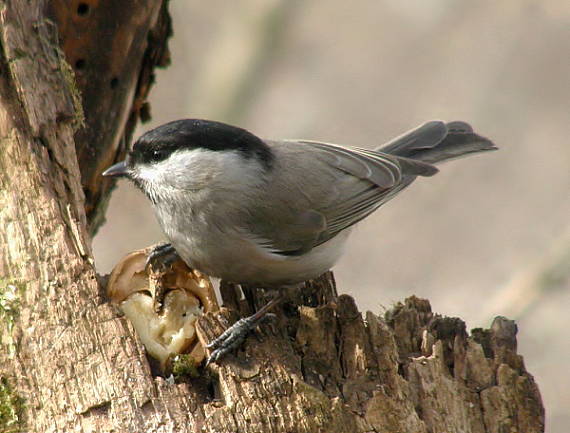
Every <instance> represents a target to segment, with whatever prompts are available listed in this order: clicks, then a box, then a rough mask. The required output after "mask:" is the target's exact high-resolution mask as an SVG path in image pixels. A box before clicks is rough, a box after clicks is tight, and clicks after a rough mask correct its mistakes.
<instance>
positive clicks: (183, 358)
mask: <svg viewBox="0 0 570 433" xmlns="http://www.w3.org/2000/svg"><path fill="white" fill-rule="evenodd" d="M172 374H173V375H174V377H175V378H176V379H179V378H181V377H198V376H199V373H198V365H197V364H196V361H195V360H194V359H193V358H192V357H191V356H190V355H185V354H183V355H177V356H176V357H175V358H174V359H173V360H172Z"/></svg>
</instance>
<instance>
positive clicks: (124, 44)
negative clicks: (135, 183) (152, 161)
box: [47, 0, 172, 234]
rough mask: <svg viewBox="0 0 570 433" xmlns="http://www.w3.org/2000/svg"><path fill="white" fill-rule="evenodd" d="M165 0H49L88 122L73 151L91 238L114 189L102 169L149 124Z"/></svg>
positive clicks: (165, 29)
mask: <svg viewBox="0 0 570 433" xmlns="http://www.w3.org/2000/svg"><path fill="white" fill-rule="evenodd" d="M167 3H168V2H167V0H155V1H136V0H122V1H116V0H83V1H81V2H78V1H77V0H51V1H50V2H49V3H48V11H47V12H48V15H49V18H50V20H53V22H54V24H55V25H56V27H57V30H58V35H59V42H60V46H61V47H62V48H63V52H64V54H65V58H66V60H67V61H68V63H69V64H70V65H71V66H72V68H73V70H74V72H75V82H76V87H77V89H78V90H79V93H80V94H81V101H82V105H83V113H84V117H85V118H84V122H83V124H82V125H81V127H80V128H78V129H77V130H76V132H75V148H76V152H77V158H78V160H79V168H80V171H81V182H82V186H83V191H84V194H85V212H86V214H87V224H88V229H89V231H90V232H91V233H92V234H93V233H95V232H96V230H97V228H98V227H99V225H100V224H101V223H103V221H104V214H105V210H106V207H107V203H108V199H109V196H110V193H111V190H112V186H113V185H114V181H112V180H110V179H101V172H102V171H103V170H104V169H105V168H107V167H108V166H110V165H111V164H112V163H113V162H115V161H118V160H122V159H124V156H125V152H126V150H127V145H128V144H129V143H130V141H131V136H132V133H133V130H134V128H135V126H136V124H137V122H138V120H139V119H141V120H143V121H145V120H148V119H149V116H150V114H149V105H148V103H147V102H146V97H147V95H148V92H149V89H150V86H151V84H152V83H153V81H154V68H155V67H157V66H166V65H167V64H168V63H169V61H170V56H169V52H168V46H167V43H166V41H167V39H168V38H169V37H170V35H171V33H172V29H171V22H170V17H169V15H168V10H167Z"/></svg>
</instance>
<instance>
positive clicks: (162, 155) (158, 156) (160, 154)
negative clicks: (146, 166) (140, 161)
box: [150, 149, 168, 161]
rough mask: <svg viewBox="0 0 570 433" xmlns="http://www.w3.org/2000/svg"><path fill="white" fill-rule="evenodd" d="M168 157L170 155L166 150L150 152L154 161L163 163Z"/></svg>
mask: <svg viewBox="0 0 570 433" xmlns="http://www.w3.org/2000/svg"><path fill="white" fill-rule="evenodd" d="M167 156H168V153H167V152H166V150H164V149H154V150H152V151H151V152H150V158H151V159H152V160H153V161H162V160H163V159H166V157H167Z"/></svg>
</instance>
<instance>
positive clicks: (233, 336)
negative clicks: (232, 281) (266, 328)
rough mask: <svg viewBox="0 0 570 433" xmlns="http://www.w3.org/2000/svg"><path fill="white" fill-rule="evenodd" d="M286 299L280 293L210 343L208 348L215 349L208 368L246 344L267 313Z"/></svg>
mask: <svg viewBox="0 0 570 433" xmlns="http://www.w3.org/2000/svg"><path fill="white" fill-rule="evenodd" d="M284 298H285V296H284V294H283V293H279V294H278V295H277V296H276V297H275V298H273V299H272V300H271V301H269V302H268V303H267V304H265V305H264V306H263V307H262V308H260V309H259V310H258V311H257V312H255V313H254V314H252V315H251V316H248V317H244V318H243V319H240V320H238V321H237V322H236V323H234V324H233V325H232V326H230V327H229V328H228V329H226V330H225V331H224V332H223V333H222V334H221V335H220V336H219V337H217V338H216V339H215V340H213V341H212V342H210V343H209V344H208V345H207V346H206V347H207V348H208V349H214V350H213V351H212V352H211V353H210V356H209V357H208V359H207V361H206V366H208V364H210V363H211V362H216V361H217V360H219V359H220V358H221V357H222V356H224V355H225V354H226V353H228V352H229V351H231V350H233V349H236V348H238V347H239V346H241V344H242V343H243V342H244V340H245V337H246V336H247V334H249V332H251V331H252V330H253V329H254V328H255V327H256V326H257V324H258V323H259V321H260V320H262V319H263V318H265V317H266V315H267V313H269V311H270V310H271V309H272V308H274V307H275V306H276V305H278V304H280V303H281V302H282V301H283V299H284Z"/></svg>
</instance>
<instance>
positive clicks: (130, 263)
mask: <svg viewBox="0 0 570 433" xmlns="http://www.w3.org/2000/svg"><path fill="white" fill-rule="evenodd" d="M151 250H152V248H145V249H143V250H138V251H134V252H132V253H130V254H128V255H126V256H125V257H124V258H123V259H122V260H121V261H119V263H117V265H116V266H115V268H114V269H113V272H112V273H111V275H110V277H109V281H108V284H107V295H108V296H109V298H111V301H112V302H113V303H114V304H116V305H117V306H118V308H119V309H120V310H121V311H122V312H123V313H124V314H125V316H126V317H127V318H128V319H129V321H130V322H131V323H132V325H133V327H134V328H135V330H136V332H137V334H138V336H139V338H140V339H141V342H142V343H143V345H144V346H145V348H146V350H147V352H148V353H149V354H150V355H151V356H152V357H153V358H155V359H157V360H158V361H160V365H161V367H162V369H163V371H164V370H166V369H167V368H168V366H169V362H170V360H171V359H172V358H173V357H174V356H176V355H178V354H181V353H189V354H190V356H191V357H192V358H193V359H194V360H195V361H196V362H197V363H199V362H201V361H202V360H203V359H204V357H205V350H204V348H203V346H202V345H201V343H200V342H199V341H198V338H197V337H196V329H195V324H196V320H197V319H198V317H199V316H200V315H202V314H204V313H206V312H209V311H216V310H218V308H219V307H218V303H217V300H216V295H215V292H214V288H213V286H212V283H211V281H210V279H209V277H208V276H206V275H204V274H202V273H200V272H198V271H195V270H192V269H190V268H189V267H188V266H187V265H186V264H185V263H184V262H182V261H181V260H178V261H176V262H175V263H173V264H172V266H171V267H169V268H168V269H165V270H163V271H161V272H154V271H151V272H147V270H146V269H145V265H146V259H147V256H148V254H149V253H150V251H151ZM157 293H163V294H164V296H163V301H162V308H161V309H160V311H159V312H157V311H156V305H155V302H154V296H156V294H157Z"/></svg>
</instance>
